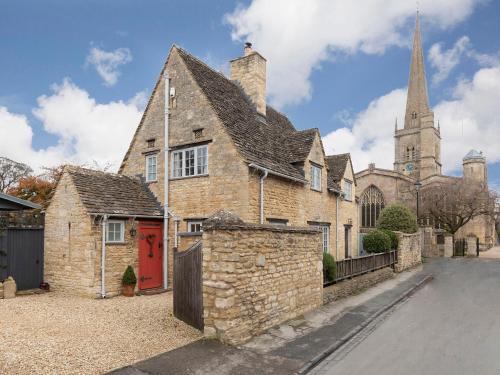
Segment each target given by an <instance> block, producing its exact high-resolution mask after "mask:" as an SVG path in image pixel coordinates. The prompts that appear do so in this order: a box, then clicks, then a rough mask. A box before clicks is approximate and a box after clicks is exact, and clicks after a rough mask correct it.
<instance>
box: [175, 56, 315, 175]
mask: <svg viewBox="0 0 500 375" xmlns="http://www.w3.org/2000/svg"><path fill="white" fill-rule="evenodd" d="M176 48H178V47H176ZM178 51H179V55H180V56H181V57H182V59H183V61H184V62H185V64H186V66H187V67H188V69H189V71H190V72H191V74H192V76H193V78H194V79H195V81H196V82H197V84H198V85H199V86H200V88H201V89H202V91H203V93H204V94H205V96H206V97H207V99H208V100H209V102H210V104H211V106H212V107H213V109H214V110H215V112H216V113H217V116H218V117H219V119H220V120H221V121H222V123H223V124H224V125H225V127H226V129H227V131H228V133H229V134H230V136H231V138H232V139H233V142H234V143H235V145H236V146H237V147H238V149H239V150H240V152H241V154H242V155H243V157H244V158H245V159H246V160H247V162H249V163H253V164H256V165H258V166H260V167H264V168H267V169H269V170H271V171H273V172H277V173H279V174H282V175H284V176H287V177H291V178H294V179H299V180H304V172H303V170H302V169H301V168H300V167H299V166H296V165H294V164H293V163H297V162H301V161H304V160H305V158H306V157H307V155H308V154H309V151H310V150H311V146H312V143H313V141H314V137H315V135H316V134H318V130H317V129H309V130H305V131H296V130H295V128H294V127H293V125H292V123H291V122H290V121H289V120H288V118H286V116H284V115H283V114H281V113H279V112H278V111H276V110H275V109H273V108H271V107H269V106H267V109H266V118H262V117H261V116H260V115H259V114H257V111H256V110H255V108H254V106H253V104H252V103H251V101H250V100H249V98H248V97H247V96H246V95H245V93H244V92H243V90H242V88H241V87H240V86H239V85H238V84H236V83H235V82H233V81H231V80H229V79H228V78H226V77H225V76H224V75H222V74H221V73H219V72H216V71H215V70H213V69H212V68H210V67H209V66H208V65H206V64H204V63H203V62H202V61H200V60H198V59H197V58H195V57H194V56H192V55H191V54H189V53H187V52H186V51H184V50H183V49H181V48H178Z"/></svg>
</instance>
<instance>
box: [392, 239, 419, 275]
mask: <svg viewBox="0 0 500 375" xmlns="http://www.w3.org/2000/svg"><path fill="white" fill-rule="evenodd" d="M396 234H397V236H398V262H397V263H396V266H395V271H396V272H402V271H404V270H407V269H410V268H413V267H415V266H418V265H419V264H421V263H422V243H421V239H422V235H421V233H414V234H407V233H401V232H396Z"/></svg>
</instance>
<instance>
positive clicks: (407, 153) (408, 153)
mask: <svg viewBox="0 0 500 375" xmlns="http://www.w3.org/2000/svg"><path fill="white" fill-rule="evenodd" d="M406 159H407V160H410V147H406Z"/></svg>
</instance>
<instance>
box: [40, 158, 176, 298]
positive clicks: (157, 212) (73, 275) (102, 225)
mask: <svg viewBox="0 0 500 375" xmlns="http://www.w3.org/2000/svg"><path fill="white" fill-rule="evenodd" d="M162 219H163V213H162V208H161V205H160V203H159V202H158V201H157V200H156V198H155V197H154V195H153V194H152V193H151V192H150V191H149V189H148V187H147V186H146V184H144V183H143V182H142V181H141V180H140V179H139V178H132V177H127V176H122V175H117V174H113V173H105V172H99V171H93V170H89V169H84V168H76V167H69V166H67V167H65V168H64V171H63V174H62V177H61V179H60V180H59V183H58V185H57V188H56V191H55V193H54V196H53V198H52V200H51V202H50V205H49V206H48V208H47V210H46V214H45V223H46V225H45V281H47V282H48V283H49V284H50V285H51V289H53V290H55V291H66V292H70V293H73V294H81V295H86V296H92V297H106V296H113V295H117V294H119V293H120V290H121V277H122V275H123V272H124V271H125V269H126V267H127V266H128V265H131V266H132V267H133V268H134V270H135V272H136V275H137V279H138V283H137V286H136V288H137V289H138V290H146V289H162V288H163V286H164V284H163V281H164V269H166V263H165V264H164V257H163V241H162V238H163V221H162ZM165 261H166V259H165Z"/></svg>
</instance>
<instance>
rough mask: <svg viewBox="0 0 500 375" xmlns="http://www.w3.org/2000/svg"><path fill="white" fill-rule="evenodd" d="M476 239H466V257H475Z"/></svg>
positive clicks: (474, 237) (470, 237)
mask: <svg viewBox="0 0 500 375" xmlns="http://www.w3.org/2000/svg"><path fill="white" fill-rule="evenodd" d="M476 248H477V239H476V236H468V237H467V256H469V257H475V256H477V250H476Z"/></svg>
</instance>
